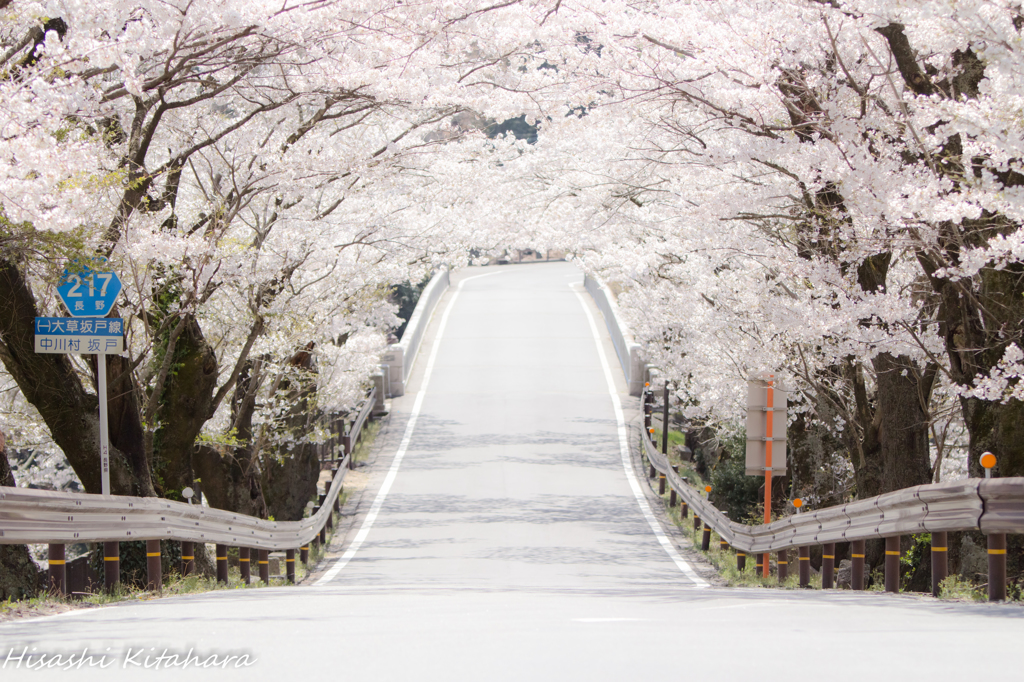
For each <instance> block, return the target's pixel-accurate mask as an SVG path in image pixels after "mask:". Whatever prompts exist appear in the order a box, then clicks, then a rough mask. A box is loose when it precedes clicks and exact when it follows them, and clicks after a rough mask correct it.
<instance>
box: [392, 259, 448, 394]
mask: <svg viewBox="0 0 1024 682" xmlns="http://www.w3.org/2000/svg"><path fill="white" fill-rule="evenodd" d="M450 284H451V278H450V273H449V271H448V268H447V267H443V266H442V267H441V269H440V270H438V271H437V272H436V273H434V276H433V277H431V278H430V282H428V283H427V286H426V287H424V288H423V292H422V293H421V294H420V298H419V301H417V303H416V307H415V308H414V309H413V312H412V315H411V316H410V317H409V323H408V324H407V325H406V327H405V332H404V333H403V334H402V340H401V341H399V342H398V343H393V344H391V345H390V346H388V351H387V353H385V354H384V357H383V358H382V359H381V363H382V364H381V367H382V368H386V370H384V374H385V376H386V381H385V382H384V385H385V386H387V394H386V395H385V397H388V398H395V397H398V396H402V395H405V384H406V383H407V382H408V381H409V375H410V374H411V373H412V365H413V363H414V362H415V361H416V355H417V354H418V353H419V350H420V342H421V341H422V340H423V335H424V334H425V333H426V330H427V325H428V324H430V318H431V316H432V315H433V314H434V310H435V309H436V308H437V303H438V301H440V300H441V297H442V296H444V292H446V291H448V287H449V286H450Z"/></svg>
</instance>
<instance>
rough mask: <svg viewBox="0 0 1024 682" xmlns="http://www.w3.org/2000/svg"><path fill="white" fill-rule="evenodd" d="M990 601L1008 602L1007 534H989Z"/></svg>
mask: <svg viewBox="0 0 1024 682" xmlns="http://www.w3.org/2000/svg"><path fill="white" fill-rule="evenodd" d="M988 600H989V601H1006V533H989V534H988Z"/></svg>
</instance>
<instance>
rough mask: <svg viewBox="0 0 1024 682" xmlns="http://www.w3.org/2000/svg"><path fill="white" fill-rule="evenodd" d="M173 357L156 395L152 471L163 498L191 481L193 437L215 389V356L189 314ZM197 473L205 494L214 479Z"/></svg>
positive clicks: (171, 496)
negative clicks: (158, 424) (157, 398)
mask: <svg viewBox="0 0 1024 682" xmlns="http://www.w3.org/2000/svg"><path fill="white" fill-rule="evenodd" d="M172 362H173V364H172V370H171V372H170V373H169V376H168V378H167V382H166V383H165V384H164V387H163V392H162V394H161V396H160V407H159V410H158V414H159V417H160V419H159V421H160V428H159V429H158V430H157V432H156V434H155V436H154V440H153V473H154V474H155V476H156V480H157V491H158V492H159V493H160V495H161V497H166V498H169V499H175V500H181V499H183V498H182V497H181V491H182V489H183V488H185V487H187V486H191V485H192V484H193V482H194V481H195V476H194V474H193V462H192V456H193V452H194V451H195V443H196V438H197V437H198V436H199V432H200V431H201V430H202V428H203V424H205V423H206V420H207V419H208V417H209V414H210V408H211V406H212V404H213V394H214V391H215V390H216V388H217V357H216V356H215V355H214V353H213V349H212V348H210V345H209V344H208V343H207V341H206V338H205V337H204V336H203V332H202V330H201V329H200V328H199V324H198V323H197V322H196V319H195V318H194V317H193V316H192V315H187V317H186V319H185V325H184V328H183V329H182V331H181V333H180V334H179V335H178V337H177V339H176V342H175V346H174V357H173V361H172ZM215 475H218V473H217V472H216V470H214V469H209V470H208V476H215ZM201 478H202V480H203V491H204V492H207V494H208V496H209V494H210V492H211V491H212V490H213V489H214V488H216V487H217V486H218V482H217V481H216V480H215V479H213V478H207V477H201ZM229 478H230V477H229ZM211 499H212V498H211ZM222 508H223V509H231V510H232V511H241V510H240V509H234V508H231V507H222ZM244 513H248V512H244Z"/></svg>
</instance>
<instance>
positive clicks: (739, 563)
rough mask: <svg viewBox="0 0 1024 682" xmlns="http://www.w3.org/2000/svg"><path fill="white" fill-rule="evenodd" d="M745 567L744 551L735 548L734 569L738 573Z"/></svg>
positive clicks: (745, 557)
mask: <svg viewBox="0 0 1024 682" xmlns="http://www.w3.org/2000/svg"><path fill="white" fill-rule="evenodd" d="M746 567H747V555H746V554H745V553H744V552H741V551H739V550H736V570H737V571H739V572H740V573H742V572H743V569H745V568H746Z"/></svg>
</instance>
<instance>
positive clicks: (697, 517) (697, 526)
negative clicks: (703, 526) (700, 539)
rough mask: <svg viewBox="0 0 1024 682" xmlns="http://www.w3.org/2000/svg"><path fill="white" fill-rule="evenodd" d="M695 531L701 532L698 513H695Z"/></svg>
mask: <svg viewBox="0 0 1024 682" xmlns="http://www.w3.org/2000/svg"><path fill="white" fill-rule="evenodd" d="M693 529H694V530H700V517H699V516H697V512H693Z"/></svg>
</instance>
